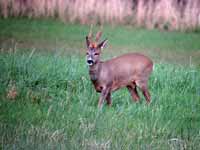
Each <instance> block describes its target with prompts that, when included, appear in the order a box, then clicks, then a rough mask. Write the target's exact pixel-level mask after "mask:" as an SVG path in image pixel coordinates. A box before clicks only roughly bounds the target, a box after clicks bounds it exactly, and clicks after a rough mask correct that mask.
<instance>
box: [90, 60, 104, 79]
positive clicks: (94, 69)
mask: <svg viewBox="0 0 200 150" xmlns="http://www.w3.org/2000/svg"><path fill="white" fill-rule="evenodd" d="M101 66H102V62H97V63H96V64H94V65H92V66H90V68H89V74H90V79H91V80H92V81H93V82H96V81H97V80H98V78H99V75H100V71H101Z"/></svg>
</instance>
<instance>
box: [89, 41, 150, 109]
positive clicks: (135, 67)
mask: <svg viewBox="0 0 200 150" xmlns="http://www.w3.org/2000/svg"><path fill="white" fill-rule="evenodd" d="M103 44H104V43H103ZM101 48H102V43H100V44H99V45H97V47H96V48H91V47H90V46H89V47H88V52H87V53H88V56H87V57H88V58H89V57H90V58H92V61H93V62H94V63H93V64H92V65H90V67H89V75H90V78H91V81H92V83H93V85H94V87H95V89H96V91H97V92H100V93H101V96H100V98H99V102H98V107H99V108H101V107H102V103H103V101H104V100H105V99H106V100H107V104H108V105H111V103H112V102H111V92H113V91H116V90H118V89H120V88H123V87H127V89H128V90H129V92H130V94H131V96H132V98H133V99H134V100H135V101H138V100H139V95H138V93H137V88H136V87H139V88H140V89H141V90H142V92H143V94H144V96H145V98H146V101H147V102H148V103H149V102H150V99H151V98H150V94H149V91H148V86H147V82H148V78H149V76H150V74H151V72H152V68H153V62H152V61H151V60H150V59H149V58H148V57H147V56H144V55H142V54H139V53H129V54H125V55H122V56H119V57H116V58H113V59H110V60H107V61H105V62H101V61H100V56H99V55H95V54H96V53H97V54H100V52H101Z"/></svg>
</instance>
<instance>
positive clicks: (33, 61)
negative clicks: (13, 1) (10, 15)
mask: <svg viewBox="0 0 200 150" xmlns="http://www.w3.org/2000/svg"><path fill="white" fill-rule="evenodd" d="M4 21H5V22H7V23H9V22H12V21H13V22H15V23H16V27H15V26H14V25H12V23H10V25H8V27H4V28H10V30H8V29H7V32H5V31H2V30H0V38H1V39H5V38H13V39H14V40H16V41H18V40H19V39H20V40H23V41H26V40H27V41H29V40H30V41H32V40H35V41H40V39H45V40H47V41H48V42H49V41H51V38H52V39H53V38H54V37H53V34H52V33H51V32H54V30H53V28H52V26H53V25H54V27H55V28H58V29H57V30H60V31H62V30H68V29H69V30H70V31H71V32H70V31H68V32H70V33H69V35H64V34H63V32H60V33H61V35H60V34H58V33H59V32H58V33H57V34H56V35H57V36H58V39H60V37H62V34H63V36H66V38H67V37H68V39H69V41H68V40H66V45H65V48H63V47H56V46H55V45H54V46H55V49H54V51H53V52H51V53H47V52H44V51H43V52H39V49H38V48H36V50H35V49H34V48H32V47H31V46H30V45H29V49H27V51H26V52H24V50H22V48H21V47H15V48H12V46H11V49H10V50H9V49H5V47H4V48H3V50H2V52H1V55H0V66H1V67H0V85H1V86H0V120H1V122H0V149H164V150H165V149H199V148H200V144H199V143H200V128H199V126H200V85H199V83H200V70H199V67H198V64H197V65H196V66H195V65H190V66H183V65H181V64H176V65H175V64H173V63H170V62H163V61H161V60H162V59H160V61H158V60H157V63H155V66H154V71H153V74H152V75H151V78H150V80H149V88H150V92H151V95H152V103H151V104H150V105H146V102H145V99H144V97H143V96H142V94H141V92H140V95H141V100H140V102H139V103H135V102H132V100H131V97H130V95H129V93H128V91H127V90H126V89H121V90H119V91H117V92H115V93H113V94H112V99H113V106H112V107H111V108H109V107H107V106H106V105H105V106H104V107H103V110H102V111H98V109H97V102H98V101H97V100H98V96H99V95H98V94H97V93H96V92H95V91H94V88H93V87H92V85H91V82H90V80H89V76H88V68H87V66H86V64H85V57H84V56H83V55H82V53H80V54H79V53H77V52H76V53H75V54H74V53H67V52H63V51H67V50H69V49H70V48H71V47H70V44H68V43H73V42H75V41H73V40H72V39H73V38H74V39H76V38H75V37H77V39H80V40H81V37H82V36H83V37H84V35H83V33H86V31H87V29H88V28H87V27H86V26H78V25H74V26H73V25H66V26H67V28H66V29H65V26H64V25H63V24H59V23H55V22H53V21H52V22H51V21H47V22H46V25H45V26H47V25H49V28H51V29H52V31H49V32H48V31H43V30H42V29H41V28H43V27H44V26H43V24H45V21H44V22H41V25H40V24H39V21H30V22H31V23H30V25H28V26H26V25H25V24H24V23H22V22H28V21H26V20H19V21H17V20H4ZM4 21H1V23H0V26H1V27H2V26H4V25H3V24H4ZM34 22H36V24H37V30H39V31H40V30H41V32H32V31H30V30H29V29H30V28H32V26H33V25H32V23H33V24H34ZM17 24H21V26H20V25H17ZM17 26H18V27H17ZM23 26H24V27H23ZM56 26H57V27H56ZM12 28H13V29H12ZM18 28H19V29H20V28H21V29H24V30H21V33H22V34H20V35H18V34H17V32H18V33H19V31H20V30H18ZM27 28H28V29H27ZM63 28H64V29H63ZM76 28H77V30H78V31H77V30H76ZM1 29H2V28H1ZM11 29H12V30H11ZM81 29H83V33H82V32H80V33H79V31H81ZM105 29H106V33H108V31H109V30H108V29H112V32H111V33H112V34H113V36H112V35H109V34H108V36H109V37H110V39H111V43H112V40H113V41H115V40H116V41H117V38H119V37H117V36H118V35H119V36H120V37H122V36H124V35H120V34H119V33H123V34H127V35H129V34H130V35H131V33H129V31H130V32H132V33H134V32H135V33H137V31H136V30H135V29H133V31H132V30H131V29H129V27H125V28H122V27H116V28H110V27H106V28H105ZM55 30H56V29H55ZM113 31H116V32H114V33H113ZM139 31H141V32H143V34H146V35H151V34H152V36H156V35H158V34H162V33H160V32H158V31H156V30H154V31H146V32H145V30H142V29H140V30H139ZM139 31H138V32H139ZM3 32H4V33H3ZM42 32H44V33H45V34H43V33H42ZM25 33H27V35H26V34H25ZM72 33H73V35H72V36H70V35H71V34H72ZM111 33H110V34H111ZM153 33H154V34H153ZM34 34H35V35H34ZM51 34H52V37H51V36H47V35H51ZM138 34H139V33H138ZM164 34H167V35H168V36H171V37H174V38H177V37H179V36H180V38H182V39H185V38H186V39H187V36H191V38H192V37H195V36H198V35H196V34H195V33H188V34H184V33H164ZM176 34H177V35H176ZM179 34H180V35H179ZM8 35H12V36H11V37H9V36H8ZM44 35H45V36H44ZM181 35H187V36H186V37H185V36H183V37H182V36H181ZM23 36H24V37H23ZM25 36H27V37H25ZM73 36H74V37H73ZM36 37H37V38H36ZM38 37H41V38H38ZM184 37H185V38H184ZM64 39H65V38H64ZM194 39H195V38H194ZM134 40H136V39H134ZM134 40H133V41H134ZM151 40H152V42H154V44H155V46H156V43H158V42H159V40H161V41H162V39H159V40H158V39H156V38H155V39H153V38H152V39H151ZM64 41H65V40H64ZM116 41H115V42H113V43H112V44H113V45H114V47H116V48H120V47H121V46H122V47H123V46H124V47H126V42H125V41H128V39H124V41H123V40H122V45H120V46H118V45H117V42H116ZM163 42H164V41H163ZM193 42H194V43H195V42H196V41H195V40H193ZM75 43H76V42H75ZM77 43H81V41H77ZM188 43H189V42H188ZM123 44H124V45H123ZM152 45H153V44H152ZM191 45H192V44H191ZM79 46H80V47H79ZM79 46H77V47H78V48H83V47H82V46H81V44H80V45H79ZM148 46H149V45H148V44H147V43H145V42H144V45H143V47H144V49H146V48H148ZM74 47H76V45H75V46H74ZM74 47H72V49H73V48H74ZM131 47H132V45H128V46H127V49H128V50H129V48H131ZM136 47H137V46H136ZM136 47H133V49H137V48H136ZM167 47H168V45H167V42H166V47H162V51H165V49H166V51H167ZM63 49H64V50H63ZM194 49H195V48H194ZM194 49H191V50H194ZM106 50H108V48H107V49H106ZM106 50H105V51H106ZM111 50H112V48H111ZM173 50H175V51H176V52H178V51H181V48H180V47H179V46H178V45H174V47H173ZM185 51H186V48H185ZM104 53H105V55H106V52H104ZM108 53H109V52H108ZM119 53H120V52H119ZM180 54H183V51H181V52H180ZM110 55H112V54H110ZM151 55H152V56H154V55H153V53H152V54H151Z"/></svg>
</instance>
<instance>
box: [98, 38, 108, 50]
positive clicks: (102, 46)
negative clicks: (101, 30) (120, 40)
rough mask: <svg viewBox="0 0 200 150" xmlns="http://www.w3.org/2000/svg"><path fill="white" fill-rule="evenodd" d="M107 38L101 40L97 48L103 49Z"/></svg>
mask: <svg viewBox="0 0 200 150" xmlns="http://www.w3.org/2000/svg"><path fill="white" fill-rule="evenodd" d="M107 41H108V40H107V39H105V40H103V41H102V42H101V43H99V45H98V48H100V49H103V48H104V47H105V46H106V43H107Z"/></svg>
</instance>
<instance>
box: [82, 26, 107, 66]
mask: <svg viewBox="0 0 200 150" xmlns="http://www.w3.org/2000/svg"><path fill="white" fill-rule="evenodd" d="M101 35H102V32H101V31H98V32H97V34H96V38H95V41H93V40H92V38H93V35H92V27H91V28H90V32H89V34H88V36H86V46H87V53H86V59H87V64H88V65H89V66H92V65H95V64H97V63H98V62H100V54H101V50H102V49H103V48H104V47H105V45H106V43H107V39H105V40H103V41H102V42H100V43H99V39H100V37H101Z"/></svg>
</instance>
